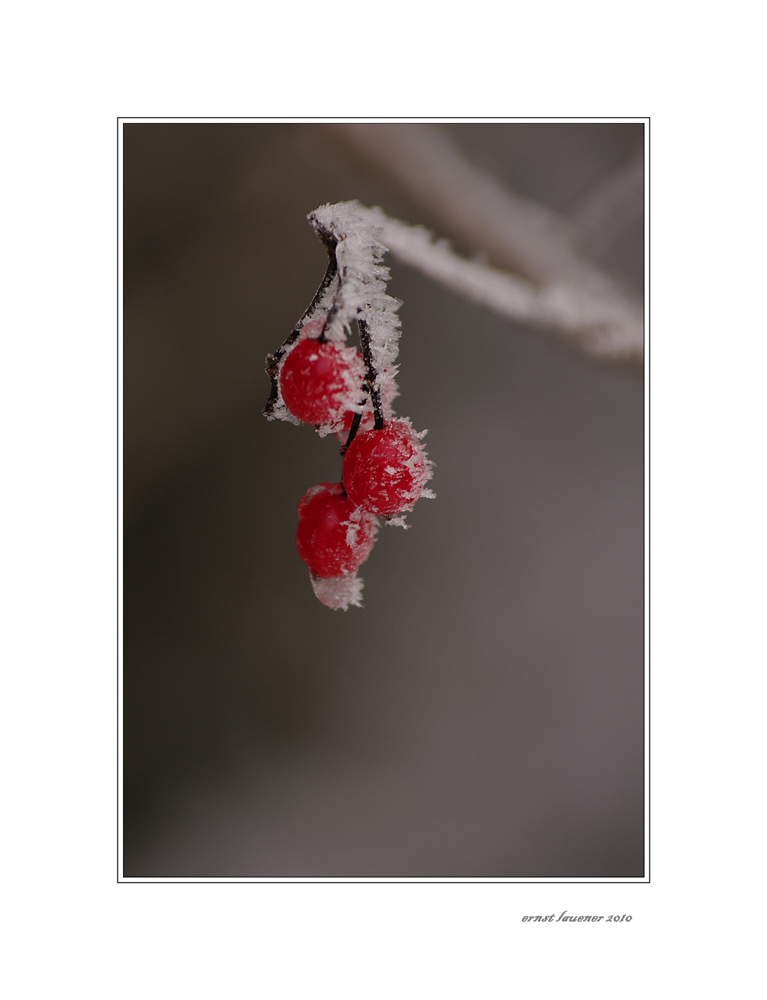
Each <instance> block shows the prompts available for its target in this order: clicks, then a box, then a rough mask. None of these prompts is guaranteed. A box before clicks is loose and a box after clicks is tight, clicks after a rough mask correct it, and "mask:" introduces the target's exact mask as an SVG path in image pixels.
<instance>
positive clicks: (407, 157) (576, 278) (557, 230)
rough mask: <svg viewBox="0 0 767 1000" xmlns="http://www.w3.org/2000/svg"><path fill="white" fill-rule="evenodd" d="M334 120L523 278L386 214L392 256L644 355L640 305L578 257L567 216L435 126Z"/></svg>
mask: <svg viewBox="0 0 767 1000" xmlns="http://www.w3.org/2000/svg"><path fill="white" fill-rule="evenodd" d="M328 127H329V128H332V129H335V130H336V132H337V134H338V133H340V134H342V135H343V136H344V137H345V138H346V139H347V140H348V141H350V142H351V143H352V144H353V146H354V147H355V148H356V149H357V150H358V151H359V152H361V153H362V154H363V155H365V156H366V158H368V159H369V160H370V161H372V162H373V163H374V164H375V165H376V166H377V167H379V168H382V169H383V170H385V171H386V173H388V174H389V176H390V177H392V178H393V179H394V180H395V181H396V182H397V183H398V185H399V186H400V187H401V188H402V189H403V190H405V191H406V192H407V193H408V195H410V197H411V198H413V199H414V200H415V201H416V202H417V203H418V204H419V205H420V206H421V207H422V208H424V209H425V210H426V211H427V212H429V213H430V214H431V215H433V216H436V217H437V218H438V219H439V220H440V222H441V224H442V225H444V227H445V230H446V231H447V232H449V233H451V235H453V236H454V237H456V238H458V239H461V240H463V241H465V242H466V243H467V244H468V245H469V246H470V247H472V249H474V250H475V252H477V253H480V254H482V255H483V256H484V257H486V258H488V259H489V260H490V261H491V262H492V263H493V264H495V265H496V267H500V268H503V269H504V270H510V271H512V272H515V274H516V275H518V276H514V275H512V274H508V273H504V271H500V270H497V269H495V268H493V267H486V266H484V265H483V264H481V263H479V262H474V261H468V260H466V259H465V258H461V257H459V256H457V255H456V254H454V253H453V252H452V251H451V250H449V248H448V247H447V246H446V245H445V244H444V243H437V244H435V243H434V242H433V238H432V237H431V235H430V234H429V233H428V232H426V231H425V230H421V229H419V228H416V227H408V226H405V225H404V224H403V223H396V222H395V220H391V219H388V220H386V221H385V223H384V222H383V221H381V222H379V224H381V225H383V228H384V236H383V242H384V243H386V244H387V245H388V246H389V248H390V249H391V251H392V252H393V253H394V254H395V255H397V256H399V257H400V258H401V259H402V260H404V261H406V262H407V263H409V264H410V265H411V266H413V267H417V268H418V269H419V270H421V271H423V273H425V274H428V275H429V276H430V277H432V278H434V279H435V280H437V281H440V282H442V283H443V284H445V285H447V287H450V288H452V289H453V290H454V291H456V292H458V293H459V294H462V295H465V296H467V297H469V298H471V299H472V300H473V301H475V302H480V303H482V304H483V305H487V306H490V307H491V308H493V309H495V310H496V311H498V312H501V313H503V314H504V315H506V316H510V317H513V318H515V319H520V320H524V321H526V322H530V323H533V324H535V325H538V326H542V327H546V328H550V329H553V330H555V331H556V332H558V333H559V334H561V335H563V336H565V337H567V338H568V339H569V340H571V341H572V342H574V343H575V344H576V345H577V346H578V347H580V348H581V349H583V350H585V351H586V352H587V353H589V354H591V355H592V356H594V357H599V358H603V359H613V360H618V361H622V360H632V361H636V360H637V359H639V358H641V356H642V348H643V331H642V315H641V309H640V308H639V306H638V305H635V304H634V303H632V302H631V301H629V300H627V299H626V298H625V296H624V295H623V294H622V293H621V292H620V290H619V289H618V288H617V287H616V286H615V285H614V284H613V282H612V281H611V280H610V279H609V278H608V277H607V275H605V274H603V273H602V272H601V271H600V270H599V269H598V268H597V267H595V266H594V265H593V264H591V263H590V262H589V261H586V260H584V259H583V258H582V257H580V256H579V254H578V253H577V251H576V248H575V246H574V243H573V236H572V229H571V227H570V225H569V223H568V222H567V221H566V220H565V219H563V218H562V217H561V216H559V215H558V214H557V213H556V212H553V211H551V210H549V209H547V208H544V207H543V206H542V205H538V204H536V203H534V202H532V201H529V200H527V199H524V198H520V197H519V196H517V195H515V194H513V193H512V192H510V191H508V190H506V189H505V188H504V187H503V186H502V185H501V184H500V183H499V182H498V181H497V180H495V178H493V177H491V176H490V175H489V174H487V173H485V172H484V171H482V170H480V169H478V168H477V167H475V166H473V165H472V164H470V163H468V162H467V161H466V160H465V159H464V158H463V157H462V156H461V155H460V153H459V152H458V151H457V150H456V148H455V147H454V145H453V144H452V143H451V141H450V139H449V138H448V136H447V135H446V134H445V133H444V132H442V131H441V130H439V129H437V128H435V127H433V126H429V125H410V124H375V125H366V124H347V123H336V124H332V125H329V126H328ZM385 218H386V217H383V219H385ZM387 227H388V228H387ZM522 279H525V280H522Z"/></svg>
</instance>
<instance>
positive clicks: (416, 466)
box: [343, 419, 432, 518]
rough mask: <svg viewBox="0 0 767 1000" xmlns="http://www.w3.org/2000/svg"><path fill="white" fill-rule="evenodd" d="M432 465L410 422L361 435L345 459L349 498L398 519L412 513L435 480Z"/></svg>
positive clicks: (402, 422) (397, 422) (391, 425)
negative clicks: (404, 513)
mask: <svg viewBox="0 0 767 1000" xmlns="http://www.w3.org/2000/svg"><path fill="white" fill-rule="evenodd" d="M431 467H432V463H431V462H430V461H429V459H428V458H427V457H426V452H425V451H424V448H423V445H422V444H421V442H420V440H419V438H418V435H417V434H416V432H415V431H414V430H413V427H412V425H411V423H410V421H409V420H406V419H402V420H390V421H389V422H388V423H387V424H385V425H384V426H383V427H382V428H381V430H378V431H377V430H372V431H367V432H366V433H364V434H358V435H357V436H356V437H355V438H354V440H353V441H352V443H351V444H350V445H349V448H348V450H347V452H346V455H345V457H344V468H343V480H344V487H345V489H346V493H347V495H348V497H349V499H350V500H351V501H352V502H353V503H354V504H356V505H357V506H358V507H361V508H362V509H363V510H367V511H370V512H371V513H373V514H380V515H381V517H387V518H388V517H394V516H396V515H397V514H401V513H403V512H404V511H407V510H412V508H413V506H414V504H415V502H416V500H417V499H418V498H419V497H420V496H422V495H423V494H424V486H425V485H426V483H427V481H428V480H429V479H431V474H432V473H431Z"/></svg>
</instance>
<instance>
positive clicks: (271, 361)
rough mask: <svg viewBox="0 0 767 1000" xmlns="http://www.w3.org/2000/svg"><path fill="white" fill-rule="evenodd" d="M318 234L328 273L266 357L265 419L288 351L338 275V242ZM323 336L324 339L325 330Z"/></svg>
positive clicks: (328, 236)
mask: <svg viewBox="0 0 767 1000" xmlns="http://www.w3.org/2000/svg"><path fill="white" fill-rule="evenodd" d="M317 233H318V235H319V237H320V239H321V240H322V242H323V244H324V246H325V249H326V250H327V252H328V256H329V257H330V260H329V262H328V268H327V271H325V277H324V278H323V279H322V281H321V282H320V287H319V288H318V289H317V291H316V292H315V293H314V298H313V299H312V301H311V302H310V303H309V305H308V307H307V308H306V310H305V311H304V314H303V316H302V317H301V319H300V320H299V321H298V322H297V323H296V325H295V326H294V327H293V329H292V330H291V332H290V333H289V334H288V336H287V337H286V338H285V341H284V342H283V344H282V347H280V348H278V349H277V350H276V351H275V352H274V354H267V356H266V374H267V375H268V376H269V379H270V381H271V388H270V391H269V398H268V399H267V401H266V405H265V406H264V416H265V417H270V416H271V415H272V414H273V413H274V407H275V405H276V404H277V400H278V399H279V393H280V389H279V383H278V379H279V375H280V367H281V364H282V359H283V358H284V357H285V355H286V354H287V350H288V348H289V347H290V346H291V344H294V343H295V341H296V340H297V339H298V335H299V334H300V333H301V328H302V327H303V325H304V324H305V323H306V322H307V320H309V319H310V318H311V317H312V315H313V314H314V312H315V310H316V309H317V306H318V305H319V303H320V301H321V299H322V296H323V295H324V294H325V292H326V291H327V288H328V286H329V285H330V283H331V281H332V280H333V279H334V278H335V276H336V274H337V273H338V262H337V261H336V244H337V241H336V239H335V237H333V236H332V235H331V234H329V233H326V232H321V231H320V230H319V229H318V230H317ZM331 312H332V309H331ZM326 325H327V324H326ZM321 336H322V337H324V330H323V334H322V335H321Z"/></svg>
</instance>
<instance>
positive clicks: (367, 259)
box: [308, 201, 402, 398]
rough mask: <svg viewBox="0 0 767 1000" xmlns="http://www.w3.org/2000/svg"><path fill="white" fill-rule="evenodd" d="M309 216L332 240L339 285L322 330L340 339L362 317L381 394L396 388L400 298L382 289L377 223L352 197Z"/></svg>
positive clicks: (385, 269) (381, 251)
mask: <svg viewBox="0 0 767 1000" xmlns="http://www.w3.org/2000/svg"><path fill="white" fill-rule="evenodd" d="M308 218H309V221H310V222H311V224H312V225H313V226H314V228H315V229H316V230H317V231H318V232H319V233H320V234H323V235H325V236H326V237H329V238H330V239H332V240H335V241H337V242H336V247H335V255H336V261H337V263H338V279H339V284H338V287H337V290H336V295H335V301H334V303H333V305H332V306H331V308H330V311H329V315H328V328H326V330H325V335H326V336H327V337H328V339H338V340H345V339H346V336H347V334H348V332H349V330H350V328H351V323H352V322H353V321H354V320H355V319H359V320H362V321H363V322H365V323H366V324H367V326H368V328H369V331H370V352H371V355H372V360H373V365H374V367H375V369H376V371H377V373H378V385H379V390H380V392H381V395H382V396H383V397H385V396H386V395H387V392H386V389H387V387H389V386H390V387H391V389H392V391H393V393H396V391H397V384H396V381H395V376H396V374H397V366H396V364H395V362H396V360H397V353H398V351H399V336H400V320H399V316H398V315H397V310H398V309H399V307H400V306H401V305H402V303H401V302H400V301H399V299H395V298H394V297H393V296H391V295H389V294H387V291H386V282H387V281H388V280H389V268H388V267H386V266H385V265H384V264H383V263H382V261H383V255H384V253H385V252H386V247H384V245H383V244H382V243H381V242H380V238H379V237H380V235H381V231H382V230H381V227H380V226H376V225H374V224H373V223H372V222H371V221H370V218H369V216H368V214H367V209H365V208H363V207H362V206H361V205H360V204H359V202H357V201H345V202H340V203H339V204H336V205H322V206H321V207H320V208H318V209H316V211H314V212H312V213H311V214H310V215H309V216H308ZM390 398H391V397H390Z"/></svg>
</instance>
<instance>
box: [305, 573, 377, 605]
mask: <svg viewBox="0 0 767 1000" xmlns="http://www.w3.org/2000/svg"><path fill="white" fill-rule="evenodd" d="M309 576H310V578H311V581H312V587H313V588H314V593H315V594H316V595H317V598H318V599H319V600H320V601H321V602H322V603H323V604H324V605H325V606H326V607H328V608H333V610H334V611H346V610H348V608H349V607H351V606H354V607H355V608H361V607H362V588H363V586H364V581H363V580H362V577H359V576H357V571H356V570H354V571H353V572H352V573H344V575H343V576H331V577H322V576H312V574H311V573H310V574H309Z"/></svg>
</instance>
